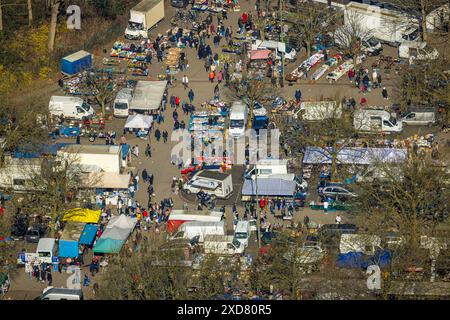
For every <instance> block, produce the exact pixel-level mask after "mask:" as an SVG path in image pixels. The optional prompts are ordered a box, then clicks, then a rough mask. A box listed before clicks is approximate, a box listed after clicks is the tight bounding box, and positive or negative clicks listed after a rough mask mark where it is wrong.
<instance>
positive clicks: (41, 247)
mask: <svg viewBox="0 0 450 320" xmlns="http://www.w3.org/2000/svg"><path fill="white" fill-rule="evenodd" d="M55 242H56V240H55V239H53V238H41V239H39V243H38V246H37V249H36V251H47V250H53V247H54V246H55Z"/></svg>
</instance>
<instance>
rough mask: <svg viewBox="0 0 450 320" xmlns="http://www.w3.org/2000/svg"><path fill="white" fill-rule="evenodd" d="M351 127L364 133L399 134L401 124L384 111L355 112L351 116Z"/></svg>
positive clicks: (367, 110)
mask: <svg viewBox="0 0 450 320" xmlns="http://www.w3.org/2000/svg"><path fill="white" fill-rule="evenodd" d="M353 126H354V128H355V129H356V130H358V131H365V132H385V133H391V132H401V131H402V130H403V124H402V122H401V121H397V119H395V117H393V116H392V115H391V114H390V113H389V112H387V111H385V110H374V109H364V110H356V111H355V113H354V115H353Z"/></svg>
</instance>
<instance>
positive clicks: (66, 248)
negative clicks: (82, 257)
mask: <svg viewBox="0 0 450 320" xmlns="http://www.w3.org/2000/svg"><path fill="white" fill-rule="evenodd" d="M85 226H86V223H84V222H76V221H67V222H66V225H65V226H64V231H63V233H62V235H61V238H60V239H59V255H58V256H59V257H60V258H76V257H78V245H79V240H80V237H81V234H82V232H83V230H84V228H85Z"/></svg>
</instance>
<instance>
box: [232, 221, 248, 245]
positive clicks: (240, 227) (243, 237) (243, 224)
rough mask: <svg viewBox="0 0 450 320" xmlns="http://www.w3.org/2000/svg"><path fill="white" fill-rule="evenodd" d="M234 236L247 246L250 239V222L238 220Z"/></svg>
mask: <svg viewBox="0 0 450 320" xmlns="http://www.w3.org/2000/svg"><path fill="white" fill-rule="evenodd" d="M234 238H235V239H236V240H237V241H239V242H240V243H242V245H243V246H244V247H245V248H247V247H248V240H249V239H250V222H248V221H243V220H241V221H238V223H237V225H236V230H235V231H234Z"/></svg>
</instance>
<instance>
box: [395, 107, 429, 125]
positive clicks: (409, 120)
mask: <svg viewBox="0 0 450 320" xmlns="http://www.w3.org/2000/svg"><path fill="white" fill-rule="evenodd" d="M400 121H401V122H403V125H412V126H421V125H429V126H431V125H433V124H435V123H436V113H435V110H434V109H433V108H426V107H411V108H408V110H407V111H406V112H405V113H404V114H402V115H401V116H400Z"/></svg>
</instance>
